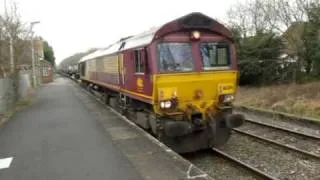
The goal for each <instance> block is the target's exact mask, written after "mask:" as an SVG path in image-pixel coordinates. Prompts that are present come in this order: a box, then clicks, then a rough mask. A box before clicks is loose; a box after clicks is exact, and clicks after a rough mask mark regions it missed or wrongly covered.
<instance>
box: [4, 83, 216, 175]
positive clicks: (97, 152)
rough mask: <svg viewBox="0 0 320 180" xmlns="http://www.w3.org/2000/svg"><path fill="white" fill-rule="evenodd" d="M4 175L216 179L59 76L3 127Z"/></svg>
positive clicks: (76, 85) (74, 84)
mask: <svg viewBox="0 0 320 180" xmlns="http://www.w3.org/2000/svg"><path fill="white" fill-rule="evenodd" d="M8 157H10V158H11V159H12V162H11V163H10V166H9V167H6V168H1V167H0V179H6V180H11V179H15V180H19V179H23V180H38V179H39V180H43V179H46V180H57V179H64V180H66V179H75V180H76V179H77V180H79V179H90V180H95V179H97V180H100V179H104V180H105V179H107V180H108V179H112V180H113V179H117V180H122V179H123V180H127V179H128V180H129V179H130V180H136V179H137V180H138V179H152V180H153V179H154V180H171V179H172V180H183V179H199V180H200V179H211V177H209V176H208V175H207V174H205V173H204V172H202V171H201V170H200V169H198V168H197V167H195V166H194V165H192V164H191V163H190V162H188V161H186V160H184V159H183V158H182V157H181V156H179V155H178V154H176V153H175V152H172V151H171V150H170V149H169V148H167V147H166V146H165V145H163V144H162V143H160V142H159V141H157V140H156V139H155V138H153V137H152V136H151V135H149V134H147V133H146V132H144V131H142V130H141V129H140V128H138V127H137V126H135V125H134V124H133V123H131V122H130V121H128V120H126V119H125V118H124V117H121V116H120V115H119V114H117V113H116V112H114V111H113V110H112V109H109V108H107V107H106V106H104V105H103V104H101V103H99V102H98V101H96V100H95V99H94V98H93V97H92V96H90V94H87V93H86V92H84V91H83V90H82V89H81V88H80V87H79V85H78V84H76V83H75V82H73V81H71V80H69V79H66V78H58V79H56V80H55V81H54V82H53V83H49V84H46V85H44V86H43V87H42V88H41V89H40V90H39V92H38V94H37V97H36V99H35V102H34V103H33V104H32V105H31V106H30V107H28V108H26V109H24V110H22V111H20V112H18V113H16V114H15V115H14V116H13V118H12V119H11V120H10V121H9V122H8V123H7V124H6V125H5V126H3V127H0V164H1V159H4V158H8Z"/></svg>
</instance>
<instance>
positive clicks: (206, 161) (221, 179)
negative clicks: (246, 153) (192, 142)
mask: <svg viewBox="0 0 320 180" xmlns="http://www.w3.org/2000/svg"><path fill="white" fill-rule="evenodd" d="M184 157H185V158H186V159H188V160H189V161H191V162H192V163H193V164H195V165H196V166H197V167H199V168H200V169H202V170H203V171H205V172H206V173H208V174H209V175H210V176H211V177H213V178H214V179H216V180H233V179H235V180H260V179H261V178H259V177H256V176H254V175H253V173H252V172H250V171H249V170H247V169H245V168H243V167H242V166H240V165H238V164H235V163H233V162H231V161H229V160H227V159H224V158H222V157H221V156H219V155H217V154H215V153H214V152H213V151H210V150H208V151H201V152H196V153H190V154H186V155H184Z"/></svg>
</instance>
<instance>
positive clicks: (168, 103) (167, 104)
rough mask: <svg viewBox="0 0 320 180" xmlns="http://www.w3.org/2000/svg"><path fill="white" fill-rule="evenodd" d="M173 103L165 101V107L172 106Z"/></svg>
mask: <svg viewBox="0 0 320 180" xmlns="http://www.w3.org/2000/svg"><path fill="white" fill-rule="evenodd" d="M171 105H172V103H171V101H166V102H165V103H164V107H165V108H167V109H168V108H171Z"/></svg>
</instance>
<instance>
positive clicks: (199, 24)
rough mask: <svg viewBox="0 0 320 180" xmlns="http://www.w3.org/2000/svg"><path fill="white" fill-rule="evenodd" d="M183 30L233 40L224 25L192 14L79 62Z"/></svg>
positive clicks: (95, 53) (99, 50)
mask: <svg viewBox="0 0 320 180" xmlns="http://www.w3.org/2000/svg"><path fill="white" fill-rule="evenodd" d="M183 28H184V29H209V30H211V31H214V32H216V33H217V34H221V35H223V36H226V37H227V38H229V39H230V40H232V35H231V32H230V31H229V30H228V29H227V28H225V27H224V26H223V25H222V24H220V23H218V22H217V21H215V20H214V19H212V18H210V17H208V16H206V15H204V14H202V13H191V14H188V15H186V16H183V17H181V18H178V19H176V20H174V21H171V22H169V23H166V24H164V25H163V26H160V27H154V28H151V29H150V30H148V31H145V32H143V33H140V34H137V35H135V36H129V37H126V38H122V39H121V40H120V41H118V42H116V43H114V44H112V45H110V46H108V47H107V48H102V49H98V50H97V51H95V52H93V53H91V54H88V55H87V56H85V57H83V58H81V59H80V61H79V62H84V61H87V60H91V59H94V58H98V57H101V56H105V55H109V54H114V53H117V52H121V51H123V50H127V49H132V48H135V47H141V46H145V45H148V44H150V43H151V42H152V41H153V40H154V39H157V38H158V37H161V36H162V35H165V34H167V33H170V32H175V31H178V30H181V29H183Z"/></svg>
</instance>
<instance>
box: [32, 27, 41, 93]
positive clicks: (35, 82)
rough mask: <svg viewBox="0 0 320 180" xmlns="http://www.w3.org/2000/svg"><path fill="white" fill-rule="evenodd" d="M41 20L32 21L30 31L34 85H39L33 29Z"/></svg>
mask: <svg viewBox="0 0 320 180" xmlns="http://www.w3.org/2000/svg"><path fill="white" fill-rule="evenodd" d="M39 23H40V21H33V22H31V23H30V24H31V26H30V31H31V59H32V76H33V87H34V88H36V87H37V76H36V62H35V58H34V47H33V31H32V28H33V26H34V25H35V24H39Z"/></svg>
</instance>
